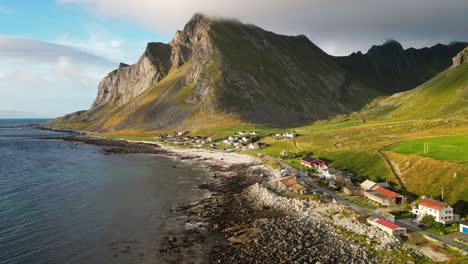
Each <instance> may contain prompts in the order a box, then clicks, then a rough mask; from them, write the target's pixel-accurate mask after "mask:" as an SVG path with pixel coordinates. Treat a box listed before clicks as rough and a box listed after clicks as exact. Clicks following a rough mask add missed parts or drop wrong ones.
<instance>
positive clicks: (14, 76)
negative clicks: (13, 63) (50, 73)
mask: <svg viewBox="0 0 468 264" xmlns="http://www.w3.org/2000/svg"><path fill="white" fill-rule="evenodd" d="M0 81H8V82H12V83H21V84H30V85H37V84H41V83H43V82H45V79H44V78H43V77H42V76H40V75H39V74H37V73H35V72H33V71H32V70H31V69H29V68H17V69H15V70H13V71H12V72H9V73H6V74H3V75H2V76H0Z"/></svg>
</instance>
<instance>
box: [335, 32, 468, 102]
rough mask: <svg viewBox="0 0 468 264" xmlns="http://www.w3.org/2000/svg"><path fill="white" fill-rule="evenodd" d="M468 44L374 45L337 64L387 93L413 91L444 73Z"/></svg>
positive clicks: (392, 41) (396, 43)
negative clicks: (423, 46) (427, 45)
mask: <svg viewBox="0 0 468 264" xmlns="http://www.w3.org/2000/svg"><path fill="white" fill-rule="evenodd" d="M466 46H467V43H463V42H453V43H451V44H449V45H442V44H437V45H435V46H433V47H430V48H422V49H415V48H409V49H406V50H405V49H403V47H402V46H401V44H400V43H398V42H397V41H394V40H390V41H387V42H386V43H384V44H383V45H380V46H372V47H371V48H370V49H369V51H368V52H367V53H366V54H362V53H361V52H357V53H353V54H351V55H349V56H346V57H337V61H338V63H339V64H340V65H342V66H343V67H344V68H345V69H346V70H348V71H349V72H350V74H351V75H353V76H354V77H355V78H357V79H359V80H360V81H362V82H363V83H365V84H367V85H368V86H370V87H373V88H374V89H377V90H378V91H380V92H382V93H384V94H388V95H390V94H394V93H397V92H403V91H407V90H409V89H413V88H415V87H417V86H419V85H421V84H423V83H424V82H426V81H428V80H430V79H431V78H432V77H434V76H436V75H437V74H439V73H441V72H442V71H444V70H445V69H447V68H448V67H450V65H451V62H452V61H451V59H452V57H454V56H455V55H457V53H459V52H460V51H461V50H462V49H463V48H465V47H466Z"/></svg>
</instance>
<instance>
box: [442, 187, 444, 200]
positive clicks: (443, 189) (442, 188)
mask: <svg viewBox="0 0 468 264" xmlns="http://www.w3.org/2000/svg"><path fill="white" fill-rule="evenodd" d="M443 201H444V186H442V202H443Z"/></svg>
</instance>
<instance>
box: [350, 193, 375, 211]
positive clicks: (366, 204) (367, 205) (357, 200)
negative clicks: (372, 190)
mask: <svg viewBox="0 0 468 264" xmlns="http://www.w3.org/2000/svg"><path fill="white" fill-rule="evenodd" d="M348 200H349V201H350V202H352V203H353V204H355V205H358V206H360V207H363V208H366V209H369V210H375V209H377V207H376V206H374V205H372V204H370V203H369V202H368V201H367V200H366V199H365V198H362V197H357V196H356V197H349V198H348Z"/></svg>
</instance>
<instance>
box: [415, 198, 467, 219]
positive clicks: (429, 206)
mask: <svg viewBox="0 0 468 264" xmlns="http://www.w3.org/2000/svg"><path fill="white" fill-rule="evenodd" d="M412 212H413V215H415V216H416V218H417V219H418V220H421V219H422V218H423V217H424V216H426V215H431V216H433V217H434V219H435V220H436V221H437V222H439V223H442V224H448V223H453V222H454V221H457V220H458V219H459V216H458V215H456V214H454V213H453V208H452V207H450V206H449V205H448V204H446V203H444V202H439V201H436V200H433V199H427V198H426V199H423V200H421V201H420V202H419V204H418V206H417V207H413V210H412Z"/></svg>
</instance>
